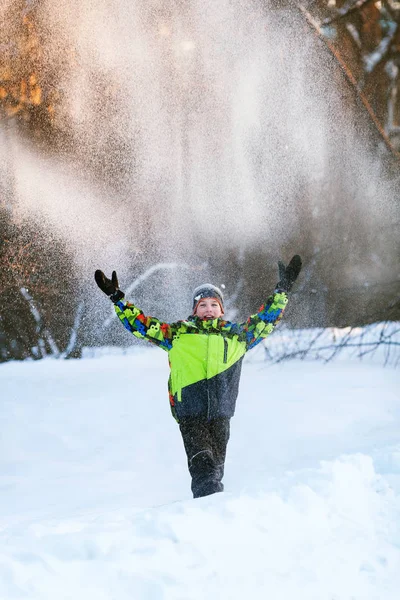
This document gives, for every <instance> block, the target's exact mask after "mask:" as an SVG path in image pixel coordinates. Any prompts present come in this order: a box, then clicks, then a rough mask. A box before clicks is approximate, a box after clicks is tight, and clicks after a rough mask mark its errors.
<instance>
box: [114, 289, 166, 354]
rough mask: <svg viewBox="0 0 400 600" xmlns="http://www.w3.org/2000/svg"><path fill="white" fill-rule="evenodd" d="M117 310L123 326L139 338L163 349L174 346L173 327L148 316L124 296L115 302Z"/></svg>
mask: <svg viewBox="0 0 400 600" xmlns="http://www.w3.org/2000/svg"><path fill="white" fill-rule="evenodd" d="M115 312H116V314H117V317H118V318H119V320H120V321H121V323H122V324H123V326H124V327H125V328H126V329H127V330H128V331H130V332H131V333H133V335H134V336H135V337H137V338H139V339H145V340H148V341H149V342H152V343H153V344H155V345H156V346H159V347H160V348H162V349H163V350H166V351H167V352H168V350H170V349H171V348H172V337H173V334H174V331H173V328H172V327H171V325H169V324H168V323H162V322H161V321H159V320H158V319H156V318H155V317H147V316H146V315H145V314H144V313H143V312H142V311H141V310H140V308H138V307H137V306H135V305H134V304H132V303H131V302H127V301H126V300H125V299H124V298H122V300H119V301H118V302H116V304H115Z"/></svg>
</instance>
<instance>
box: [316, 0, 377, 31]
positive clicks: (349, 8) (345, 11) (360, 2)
mask: <svg viewBox="0 0 400 600" xmlns="http://www.w3.org/2000/svg"><path fill="white" fill-rule="evenodd" d="M375 1H376V0H356V1H354V0H350V2H346V4H344V5H343V6H342V7H341V8H339V9H338V10H337V14H336V15H335V16H334V17H331V18H328V19H324V20H323V21H322V25H330V24H331V23H335V22H336V21H339V20H340V19H343V18H344V17H347V15H350V14H351V13H353V12H355V11H357V10H360V9H361V8H363V7H364V6H367V4H369V3H370V2H375Z"/></svg>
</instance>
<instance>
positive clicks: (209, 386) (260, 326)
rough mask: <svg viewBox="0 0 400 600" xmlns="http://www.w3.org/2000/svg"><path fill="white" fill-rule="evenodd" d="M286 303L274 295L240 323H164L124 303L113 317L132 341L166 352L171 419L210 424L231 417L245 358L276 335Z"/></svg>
mask: <svg viewBox="0 0 400 600" xmlns="http://www.w3.org/2000/svg"><path fill="white" fill-rule="evenodd" d="M287 301H288V300H287V295H286V294H285V293H284V292H276V293H274V294H273V295H272V296H270V297H269V298H268V301H267V302H266V303H265V304H263V305H262V306H261V308H260V309H259V311H258V312H257V313H256V314H254V315H252V316H251V317H249V318H248V319H247V321H245V322H244V323H231V322H229V321H224V320H223V319H222V318H219V319H213V320H206V321H202V320H201V319H199V318H198V317H196V316H191V317H189V318H188V319H187V320H185V321H178V322H176V323H162V322H161V321H159V320H158V319H155V318H154V317H147V316H146V315H145V314H143V312H142V311H141V310H140V309H139V308H137V306H135V305H134V304H132V303H130V302H126V301H125V299H124V298H122V299H121V300H119V301H118V302H117V303H116V304H115V311H116V313H117V315H118V317H119V319H120V320H121V322H122V323H123V325H124V326H125V327H126V329H128V331H130V332H131V333H133V335H134V336H136V337H137V338H141V339H146V340H148V341H150V342H152V343H153V344H155V345H156V346H159V347H160V348H163V349H164V350H166V351H167V352H168V355H169V364H170V368H171V374H170V377H169V380H168V389H169V398H170V404H171V410H172V414H173V416H174V417H175V419H176V420H177V421H179V419H181V418H182V417H189V416H206V417H207V418H208V419H214V418H216V417H232V416H233V414H234V412H235V405H236V398H237V395H238V391H239V379H240V372H241V367H242V360H243V357H244V355H245V354H246V352H247V351H248V350H250V349H251V348H254V346H256V345H257V344H258V343H259V342H261V340H263V339H265V338H266V337H267V336H268V335H269V334H270V333H271V332H272V331H273V330H274V327H275V326H276V324H277V323H278V322H279V320H280V319H281V317H282V315H283V311H284V310H285V307H286V304H287Z"/></svg>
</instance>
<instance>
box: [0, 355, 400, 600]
mask: <svg viewBox="0 0 400 600" xmlns="http://www.w3.org/2000/svg"><path fill="white" fill-rule="evenodd" d="M248 356H249V359H248V360H247V361H246V363H245V364H244V367H243V376H242V383H241V391H240V395H239V400H238V406H237V412H236V415H235V417H234V418H233V419H232V424H231V440H230V442H229V445H228V456H227V461H226V475H225V480H224V482H225V489H226V491H225V492H224V493H223V494H216V495H214V496H209V497H206V498H200V499H197V500H193V499H192V498H191V493H190V481H189V475H188V473H187V469H186V458H185V454H184V450H183V444H182V441H181V438H180V434H179V430H178V428H177V425H176V423H175V422H174V420H173V419H172V417H171V415H170V411H169V406H168V398H167V391H166V390H167V376H168V365H167V355H166V354H165V353H164V352H162V351H160V350H158V349H152V348H149V349H148V348H147V347H142V346H141V347H139V348H138V347H137V346H136V347H135V349H134V351H133V352H131V353H122V352H119V353H118V352H114V353H112V352H109V351H103V352H99V353H95V354H94V356H93V357H92V358H90V357H89V356H87V357H86V358H84V359H82V360H68V361H61V360H54V359H45V360H42V361H37V362H33V361H32V362H29V361H27V362H23V363H17V362H9V363H6V364H3V365H0V389H1V390H2V392H3V393H2V400H1V405H0V406H1V413H0V419H1V424H0V425H1V438H0V439H1V442H0V443H1V448H0V473H1V478H0V599H1V600H11V599H20V598H21V599H34V600H55V599H56V600H72V599H73V600H92V599H93V600H125V599H126V600H127V599H130V600H132V599H135V600H136V599H139V600H142V599H143V600H197V599H199V600H200V599H201V600H203V599H204V598H207V599H208V600H214V599H215V600H217V599H223V600H225V599H227V600H231V599H233V600H236V599H242V598H251V599H252V600H258V599H260V600H261V599H262V600H264V599H266V598H271V599H272V600H281V599H282V600H292V599H294V598H296V600H397V599H398V598H399V589H400V440H399V430H400V391H399V375H398V373H399V372H398V370H396V369H395V368H394V366H393V365H387V366H385V367H384V366H382V364H380V363H378V362H377V361H375V362H374V361H373V360H372V359H371V360H369V362H368V361H362V362H360V361H358V360H355V359H348V360H344V359H343V356H342V357H341V358H340V360H335V361H334V362H330V363H328V364H322V363H318V362H313V361H308V362H307V361H300V360H294V361H291V362H283V363H280V364H275V365H272V366H269V365H268V363H266V362H264V361H261V360H260V356H261V355H260V354H257V353H254V355H253V357H252V356H251V354H250V353H249V355H248Z"/></svg>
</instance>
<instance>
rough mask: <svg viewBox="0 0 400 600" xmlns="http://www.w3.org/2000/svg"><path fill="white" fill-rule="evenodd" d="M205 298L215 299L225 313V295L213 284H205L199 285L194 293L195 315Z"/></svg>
mask: <svg viewBox="0 0 400 600" xmlns="http://www.w3.org/2000/svg"><path fill="white" fill-rule="evenodd" d="M203 298H215V299H216V300H218V302H219V304H220V306H221V310H222V312H223V311H224V295H223V293H222V292H221V290H220V289H219V288H217V287H216V286H215V285H212V283H203V285H199V286H198V287H197V288H196V289H195V290H194V292H193V309H192V310H193V314H194V313H195V309H196V307H197V305H198V303H199V302H200V300H202V299H203Z"/></svg>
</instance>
